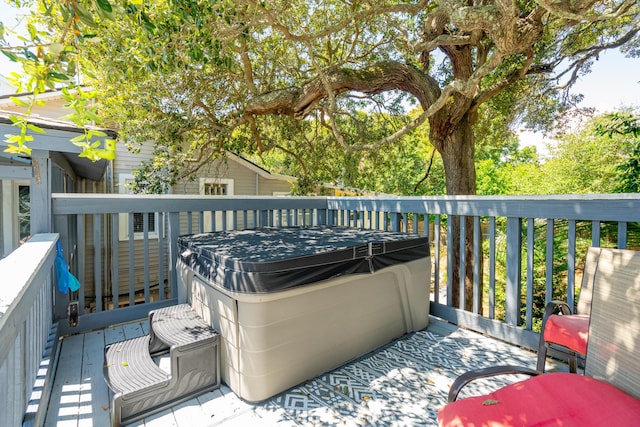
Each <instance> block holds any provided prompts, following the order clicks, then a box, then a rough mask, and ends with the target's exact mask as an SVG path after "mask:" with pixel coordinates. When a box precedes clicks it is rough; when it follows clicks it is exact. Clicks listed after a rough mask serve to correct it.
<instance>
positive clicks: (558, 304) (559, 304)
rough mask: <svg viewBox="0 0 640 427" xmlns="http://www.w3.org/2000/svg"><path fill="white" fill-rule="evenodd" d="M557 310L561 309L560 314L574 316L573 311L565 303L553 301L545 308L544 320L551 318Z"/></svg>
mask: <svg viewBox="0 0 640 427" xmlns="http://www.w3.org/2000/svg"><path fill="white" fill-rule="evenodd" d="M557 308H559V309H560V312H561V313H562V314H564V315H569V314H573V310H572V309H571V307H570V306H569V304H567V303H566V302H565V301H558V300H553V301H550V302H548V303H547V305H546V306H545V307H544V315H543V318H544V319H546V318H547V317H549V316H551V315H552V314H553V313H555V311H556V309H557Z"/></svg>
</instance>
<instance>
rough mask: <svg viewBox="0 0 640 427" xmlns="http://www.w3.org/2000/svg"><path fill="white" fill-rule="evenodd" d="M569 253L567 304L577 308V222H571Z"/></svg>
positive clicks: (568, 243)
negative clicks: (575, 296)
mask: <svg viewBox="0 0 640 427" xmlns="http://www.w3.org/2000/svg"><path fill="white" fill-rule="evenodd" d="M567 246H568V253H567V304H569V307H571V311H572V312H573V308H574V306H575V298H574V295H575V287H576V286H575V285H576V221H575V220H573V219H572V220H569V232H568V242H567Z"/></svg>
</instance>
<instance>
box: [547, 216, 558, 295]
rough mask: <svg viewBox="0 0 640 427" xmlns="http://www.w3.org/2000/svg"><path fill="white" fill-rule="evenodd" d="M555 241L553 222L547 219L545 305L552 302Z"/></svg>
mask: <svg viewBox="0 0 640 427" xmlns="http://www.w3.org/2000/svg"><path fill="white" fill-rule="evenodd" d="M554 239H555V221H554V220H553V218H549V219H547V240H546V244H547V246H546V256H545V263H546V265H545V284H546V286H545V297H544V298H545V304H548V303H550V302H551V301H552V300H553V255H554V253H553V246H554V245H553V243H554Z"/></svg>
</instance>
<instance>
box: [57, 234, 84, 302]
mask: <svg viewBox="0 0 640 427" xmlns="http://www.w3.org/2000/svg"><path fill="white" fill-rule="evenodd" d="M56 250H57V252H58V254H57V255H56V261H55V264H56V279H57V280H58V291H60V292H61V293H63V294H68V293H69V291H71V292H75V291H77V290H78V289H80V281H79V280H78V279H77V278H76V276H74V275H73V274H71V272H70V271H69V266H68V265H67V262H66V261H65V260H64V256H63V255H62V245H61V244H60V242H57V243H56Z"/></svg>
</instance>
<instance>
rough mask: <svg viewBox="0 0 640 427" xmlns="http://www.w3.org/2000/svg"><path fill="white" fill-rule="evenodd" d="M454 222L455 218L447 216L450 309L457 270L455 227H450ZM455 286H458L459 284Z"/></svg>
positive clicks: (448, 299) (448, 296)
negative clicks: (454, 250) (455, 264)
mask: <svg viewBox="0 0 640 427" xmlns="http://www.w3.org/2000/svg"><path fill="white" fill-rule="evenodd" d="M453 221H455V217H453V216H447V305H448V306H449V307H453V286H454V283H453V269H454V268H457V266H454V265H453V258H454V257H453V245H454V242H453V227H450V226H449V225H450V224H451V223H452V222H453ZM458 244H459V242H458ZM455 286H458V283H456V284H455Z"/></svg>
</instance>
